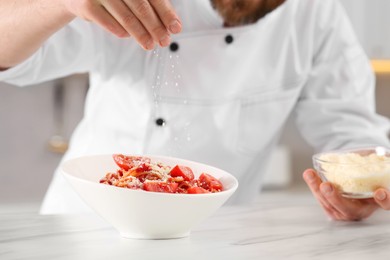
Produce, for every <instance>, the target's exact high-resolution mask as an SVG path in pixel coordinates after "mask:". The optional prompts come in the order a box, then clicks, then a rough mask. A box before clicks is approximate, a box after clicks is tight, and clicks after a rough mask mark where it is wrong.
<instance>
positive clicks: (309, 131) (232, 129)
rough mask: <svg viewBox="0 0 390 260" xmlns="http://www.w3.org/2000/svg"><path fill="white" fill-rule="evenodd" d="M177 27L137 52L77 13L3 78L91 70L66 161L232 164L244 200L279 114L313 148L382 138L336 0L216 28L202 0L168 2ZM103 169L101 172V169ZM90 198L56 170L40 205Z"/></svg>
mask: <svg viewBox="0 0 390 260" xmlns="http://www.w3.org/2000/svg"><path fill="white" fill-rule="evenodd" d="M172 2H173V5H174V6H175V8H176V10H177V12H178V14H179V15H180V17H181V19H182V24H183V32H182V33H180V34H178V35H174V36H172V41H173V44H172V45H171V46H170V47H168V48H156V49H155V50H154V51H144V50H142V48H141V47H139V46H138V44H137V43H136V42H135V41H134V40H133V39H131V38H130V39H119V38H117V37H115V36H113V35H111V34H109V33H106V32H105V31H104V30H103V29H101V28H100V27H98V26H96V25H94V24H92V23H88V22H85V21H82V20H79V19H76V20H74V21H73V22H72V23H70V24H69V25H68V26H66V27H65V28H63V29H62V30H60V31H58V32H57V33H56V34H55V35H53V36H52V37H51V38H50V39H49V40H48V41H47V42H46V43H45V44H44V45H43V46H42V47H41V48H40V49H39V50H38V51H37V52H36V53H35V54H34V55H33V56H32V57H30V58H29V59H28V60H26V61H25V62H23V63H22V64H19V65H17V66H15V67H14V68H11V69H9V70H7V71H4V72H1V73H0V80H2V81H6V82H8V83H11V84H15V85H21V86H23V85H29V84H32V83H38V82H42V81H46V80H50V79H54V78H57V77H62V76H66V75H70V74H73V73H79V72H89V74H90V88H89V91H88V94H87V98H86V105H85V113H84V117H83V119H82V120H81V122H80V123H79V125H78V127H77V128H76V130H75V132H74V134H73V136H72V138H71V142H70V147H69V150H68V151H67V153H66V154H65V156H64V158H63V160H66V159H69V158H72V157H77V156H81V155H87V154H103V153H104V154H110V153H124V154H157V155H169V156H177V157H181V158H186V159H191V160H195V161H199V162H202V163H206V164H211V165H213V166H216V167H220V168H222V169H225V170H227V171H228V172H230V173H232V174H233V175H235V176H236V177H237V178H238V180H239V183H240V185H239V186H240V187H239V188H238V190H237V192H236V193H235V194H234V196H233V197H232V198H231V200H230V202H231V203H234V202H237V203H238V202H250V201H252V200H253V198H255V197H256V195H257V194H258V192H259V188H260V186H261V181H262V177H263V174H262V171H263V170H264V169H265V168H266V164H267V162H268V160H269V156H270V154H271V152H272V149H273V147H274V146H275V144H276V143H277V141H278V137H279V135H280V133H281V130H282V127H283V125H284V124H285V122H286V119H287V118H288V117H289V116H290V115H292V116H294V117H295V119H296V123H297V126H298V128H299V129H300V131H301V133H302V136H303V137H304V138H305V139H306V140H307V142H308V143H309V144H311V145H312V146H313V147H314V148H315V149H316V150H317V151H320V150H328V149H335V148H342V147H344V148H346V147H356V146H365V145H377V144H379V145H388V138H387V135H386V134H387V131H388V129H389V128H388V127H389V125H388V123H389V122H388V120H387V119H385V118H383V117H381V116H379V115H377V114H376V113H375V104H374V76H373V72H372V70H371V68H370V64H369V62H368V59H367V57H366V55H365V54H364V52H363V50H362V48H361V46H360V45H359V43H358V41H357V39H356V37H355V35H354V33H353V30H352V29H351V25H350V23H349V21H348V19H347V17H346V14H345V12H344V10H343V8H342V7H341V5H340V4H339V3H338V2H337V1H336V0H326V1H323V0H288V1H287V2H286V3H285V4H283V5H282V6H281V7H279V8H278V9H277V10H275V11H273V12H272V13H270V14H268V15H267V16H266V17H264V18H263V19H261V20H259V21H258V22H257V23H256V24H253V25H247V26H242V27H235V28H223V27H222V20H221V18H220V17H219V16H218V15H217V14H216V12H215V11H214V10H213V9H212V7H211V5H210V2H209V0H196V1H183V0H174V1H172ZM104 174H105V173H103V172H102V176H103V175H104ZM85 210H87V207H86V206H85V205H84V204H83V202H82V201H81V200H80V199H79V198H78V196H77V195H76V194H75V193H74V191H73V190H72V188H71V187H70V186H69V185H68V183H67V182H66V181H65V180H64V179H63V177H62V176H61V174H60V173H59V172H58V171H57V172H56V173H55V175H54V178H53V180H52V183H51V186H50V188H49V190H48V192H47V194H46V197H45V200H44V203H43V205H42V213H70V212H81V211H85Z"/></svg>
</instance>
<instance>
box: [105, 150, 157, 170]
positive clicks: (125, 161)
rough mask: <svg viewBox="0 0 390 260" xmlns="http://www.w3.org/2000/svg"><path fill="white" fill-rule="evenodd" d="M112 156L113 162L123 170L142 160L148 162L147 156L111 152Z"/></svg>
mask: <svg viewBox="0 0 390 260" xmlns="http://www.w3.org/2000/svg"><path fill="white" fill-rule="evenodd" d="M112 157H113V158H114V161H115V163H116V164H117V165H118V166H119V167H120V168H121V169H123V170H125V171H127V170H129V169H131V168H133V167H134V166H136V165H138V164H140V163H142V162H148V163H150V159H149V158H147V157H142V156H128V155H123V154H113V155H112Z"/></svg>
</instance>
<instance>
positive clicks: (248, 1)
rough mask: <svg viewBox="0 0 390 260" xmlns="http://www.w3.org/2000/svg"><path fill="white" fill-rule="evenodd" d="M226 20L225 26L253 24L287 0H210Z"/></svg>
mask: <svg viewBox="0 0 390 260" xmlns="http://www.w3.org/2000/svg"><path fill="white" fill-rule="evenodd" d="M210 1H211V4H212V6H213V8H214V9H215V10H216V11H217V12H218V13H219V15H220V16H221V17H222V19H223V20H224V26H226V27H233V26H241V25H246V24H252V23H255V22H257V21H258V20H259V19H261V18H263V17H264V16H266V15H267V14H268V13H270V12H272V11H273V10H275V9H276V8H277V7H279V6H280V5H281V4H283V3H284V2H285V1H286V0H210Z"/></svg>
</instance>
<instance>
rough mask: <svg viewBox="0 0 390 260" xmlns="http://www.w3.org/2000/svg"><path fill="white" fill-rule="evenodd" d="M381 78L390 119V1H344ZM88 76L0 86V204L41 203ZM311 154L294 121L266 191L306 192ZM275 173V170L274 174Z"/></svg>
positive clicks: (381, 106)
mask: <svg viewBox="0 0 390 260" xmlns="http://www.w3.org/2000/svg"><path fill="white" fill-rule="evenodd" d="M340 1H341V2H342V3H343V4H344V6H345V8H346V10H347V12H348V14H349V15H350V19H351V22H352V25H353V26H354V28H355V30H356V34H357V36H358V38H359V39H360V41H361V44H362V45H363V47H364V49H365V50H366V52H367V54H368V56H369V57H370V59H371V60H372V64H373V68H374V70H375V71H376V75H377V92H376V97H377V110H378V112H379V113H380V114H382V115H384V116H386V117H388V118H390V102H389V98H390V16H389V14H388V12H389V10H390V1H388V0H370V1H368V0H340ZM87 89H88V79H87V75H83V74H82V75H73V76H70V77H67V78H64V79H59V80H56V81H52V82H46V83H43V84H39V85H34V86H31V87H27V88H17V87H14V86H10V85H8V84H5V83H0V203H8V202H37V201H40V200H41V199H42V198H43V196H44V194H45V191H46V189H47V187H48V185H49V183H50V179H51V176H52V174H53V172H54V170H55V168H56V167H57V165H58V163H59V161H60V159H61V157H62V153H63V152H64V151H65V150H66V145H67V141H68V140H69V137H70V135H71V133H72V131H73V129H74V127H75V126H76V124H77V123H78V122H79V120H80V118H81V117H82V114H83V105H84V97H85V94H86V91H87ZM312 153H313V151H312V149H311V148H310V147H309V146H308V145H307V144H306V143H305V141H304V140H303V139H302V138H301V137H300V135H299V134H298V132H297V130H296V128H295V126H294V123H293V122H291V121H289V122H288V123H287V127H286V129H285V131H284V133H283V136H282V139H281V142H280V145H279V147H278V149H277V150H276V152H275V153H274V155H273V158H272V162H271V166H270V169H269V174H267V176H266V179H265V182H266V188H267V189H277V188H279V189H280V188H289V189H295V188H297V189H305V186H304V185H303V181H302V179H301V174H302V171H303V170H304V169H306V168H307V167H311V155H312ZM271 169H272V170H271Z"/></svg>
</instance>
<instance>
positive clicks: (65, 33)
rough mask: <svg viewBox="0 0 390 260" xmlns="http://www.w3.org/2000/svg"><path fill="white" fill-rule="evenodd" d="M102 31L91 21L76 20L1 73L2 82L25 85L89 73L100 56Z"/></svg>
mask: <svg viewBox="0 0 390 260" xmlns="http://www.w3.org/2000/svg"><path fill="white" fill-rule="evenodd" d="M101 37H102V32H101V30H99V28H97V27H95V26H94V25H93V24H92V23H87V22H85V21H83V20H79V19H75V20H74V21H73V22H71V23H70V24H68V25H67V26H65V27H64V28H62V29H61V30H59V31H58V32H57V33H55V34H54V35H52V36H51V37H50V38H49V39H48V40H47V41H46V42H45V43H44V44H43V46H42V47H41V48H40V49H38V50H37V51H36V52H35V53H34V54H33V55H32V56H30V57H29V58H28V59H27V60H25V61H24V62H22V63H20V64H18V65H17V66H15V67H13V68H10V69H8V70H6V71H3V72H0V81H4V82H7V83H10V84H14V85H18V86H25V85H31V84H36V83H40V82H44V81H47V80H51V79H55V78H59V77H64V76H67V75H71V74H74V73H84V72H88V71H89V70H91V69H92V68H93V65H94V63H95V62H96V61H97V59H98V58H99V55H96V53H99V52H98V51H97V48H98V46H97V44H98V43H99V42H101V41H100V38H101Z"/></svg>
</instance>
